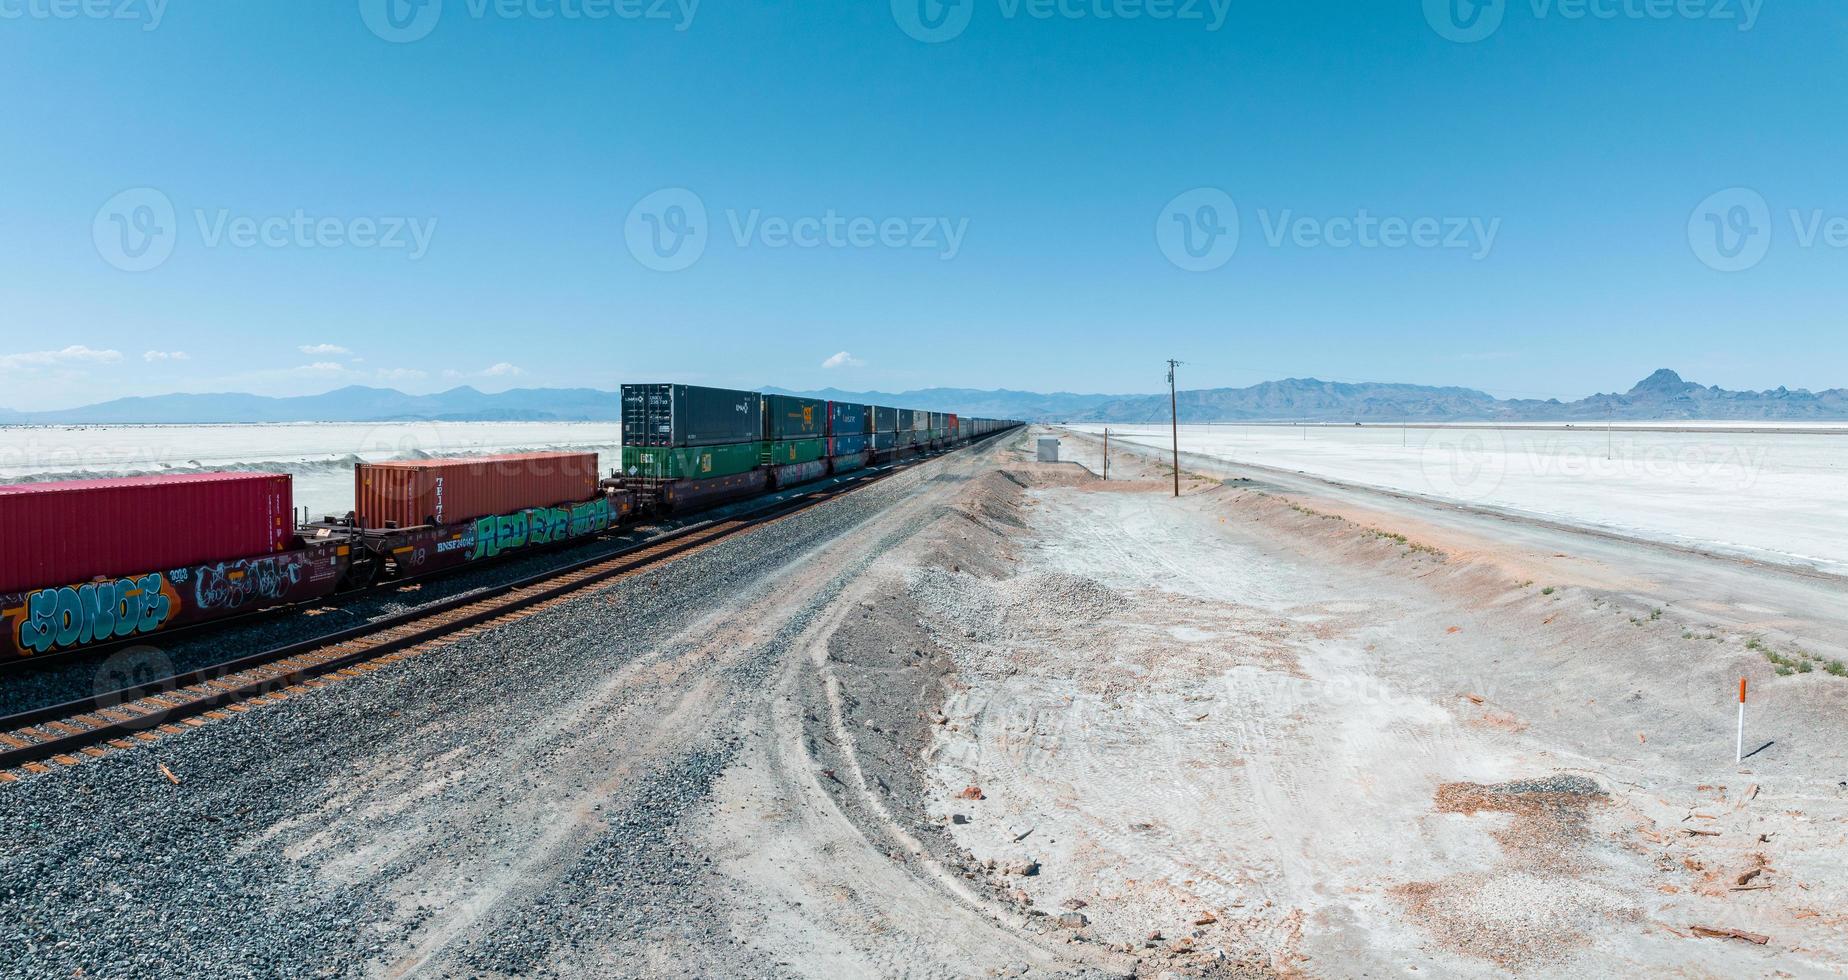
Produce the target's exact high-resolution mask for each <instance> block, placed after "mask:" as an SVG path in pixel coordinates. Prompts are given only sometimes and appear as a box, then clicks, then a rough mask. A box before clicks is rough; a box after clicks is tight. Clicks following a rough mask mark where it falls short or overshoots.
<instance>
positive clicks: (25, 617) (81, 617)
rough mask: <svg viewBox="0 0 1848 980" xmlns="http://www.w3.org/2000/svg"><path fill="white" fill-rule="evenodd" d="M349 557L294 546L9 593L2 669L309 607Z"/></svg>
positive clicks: (2, 627) (331, 545)
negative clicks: (219, 622)
mask: <svg viewBox="0 0 1848 980" xmlns="http://www.w3.org/2000/svg"><path fill="white" fill-rule="evenodd" d="M213 492H214V493H223V492H224V491H222V490H218V491H213ZM221 500H222V498H221ZM226 513H230V512H229V511H226ZM239 543H240V544H241V543H242V542H239ZM349 551H350V547H349V545H348V544H347V543H346V542H345V541H344V540H341V541H310V542H308V543H306V544H302V543H300V542H294V543H293V544H292V545H291V547H290V548H289V550H287V551H281V552H276V553H272V554H267V555H260V556H253V557H248V558H238V559H225V560H213V561H207V562H199V563H182V564H178V565H168V566H166V567H163V568H162V569H161V570H159V571H140V572H130V573H127V574H122V575H111V576H108V577H105V578H102V579H101V580H99V581H78V580H72V581H71V583H70V584H67V585H63V586H58V587H46V588H40V589H36V590H20V591H17V592H11V591H10V590H9V591H8V592H7V593H0V664H6V663H16V662H18V661H20V660H22V659H28V658H33V657H46V656H55V655H58V654H65V653H72V652H75V651H78V650H84V649H87V648H94V647H99V646H103V645H106V644H112V643H126V642H142V643H145V642H147V641H148V640H149V639H151V638H153V637H155V636H157V635H158V634H160V633H162V632H167V631H171V630H175V629H179V628H181V627H186V626H197V625H200V624H202V623H208V622H211V621H213V620H219V619H228V618H230V617H233V616H240V615H243V614H245V613H249V612H255V611H256V610H259V609H266V608H269V607H271V606H281V605H289V604H294V603H301V602H314V601H317V600H320V599H323V598H326V597H327V596H330V595H332V594H333V593H334V591H335V589H336V588H338V587H339V585H340V581H341V574H342V571H343V570H344V569H345V568H346V565H347V557H348V554H349ZM145 554H146V556H147V557H154V556H155V553H153V552H147V553H145ZM137 557H141V556H140V555H138V556H137Z"/></svg>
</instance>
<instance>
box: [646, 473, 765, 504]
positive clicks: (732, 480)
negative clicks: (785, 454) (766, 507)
mask: <svg viewBox="0 0 1848 980" xmlns="http://www.w3.org/2000/svg"><path fill="white" fill-rule="evenodd" d="M769 486H770V471H769V470H766V469H761V468H759V469H752V470H751V471H750V472H748V473H739V474H736V475H734V476H721V477H716V478H714V479H710V480H677V481H675V482H673V483H668V484H665V485H663V486H662V488H661V506H662V507H663V508H664V509H665V510H667V511H669V512H670V513H682V512H685V511H693V510H705V509H706V508H709V507H717V506H719V505H720V504H726V503H730V502H732V501H734V500H743V499H745V498H747V497H755V496H757V495H758V494H761V493H763V492H764V491H765V490H767V489H769Z"/></svg>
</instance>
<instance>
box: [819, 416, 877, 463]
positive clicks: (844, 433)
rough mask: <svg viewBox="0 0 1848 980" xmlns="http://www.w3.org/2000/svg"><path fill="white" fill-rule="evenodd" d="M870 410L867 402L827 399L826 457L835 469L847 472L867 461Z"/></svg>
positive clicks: (869, 442)
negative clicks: (863, 403) (832, 400)
mask: <svg viewBox="0 0 1848 980" xmlns="http://www.w3.org/2000/svg"><path fill="white" fill-rule="evenodd" d="M873 414H874V412H873V408H872V406H870V405H860V404H856V403H854V402H829V403H828V458H829V459H830V460H831V461H832V466H833V469H834V472H836V473H847V472H851V471H853V470H857V469H860V468H861V467H863V466H865V465H866V461H867V458H868V454H869V453H870V452H871V450H872V445H873V437H872V425H873Z"/></svg>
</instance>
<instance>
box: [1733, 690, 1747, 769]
mask: <svg viewBox="0 0 1848 980" xmlns="http://www.w3.org/2000/svg"><path fill="white" fill-rule="evenodd" d="M1744 761H1745V678H1743V677H1741V678H1739V739H1738V741H1737V742H1734V743H1733V765H1738V764H1739V763H1741V762H1744Z"/></svg>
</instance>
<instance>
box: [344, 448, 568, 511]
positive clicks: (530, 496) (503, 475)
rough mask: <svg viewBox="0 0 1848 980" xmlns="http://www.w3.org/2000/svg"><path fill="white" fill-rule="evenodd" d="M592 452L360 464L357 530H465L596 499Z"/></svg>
mask: <svg viewBox="0 0 1848 980" xmlns="http://www.w3.org/2000/svg"><path fill="white" fill-rule="evenodd" d="M599 480H600V476H599V474H598V472H597V454H596V453H514V454H510V455H506V456H469V457H463V458H459V459H417V460H407V461H402V462H387V463H361V464H359V466H358V467H356V468H355V469H354V470H353V498H354V500H355V501H356V506H355V514H356V515H357V516H358V518H359V526H360V527H364V528H372V529H375V530H376V529H380V528H383V527H385V526H386V525H387V524H395V525H396V526H398V527H419V526H422V525H425V524H466V523H468V522H469V521H473V520H477V519H479V518H483V517H494V516H497V515H500V514H513V513H517V512H519V511H522V510H527V509H529V508H533V507H555V506H557V505H559V504H577V503H583V502H584V501H587V500H591V499H593V498H595V497H596V496H597V483H598V482H599Z"/></svg>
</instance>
